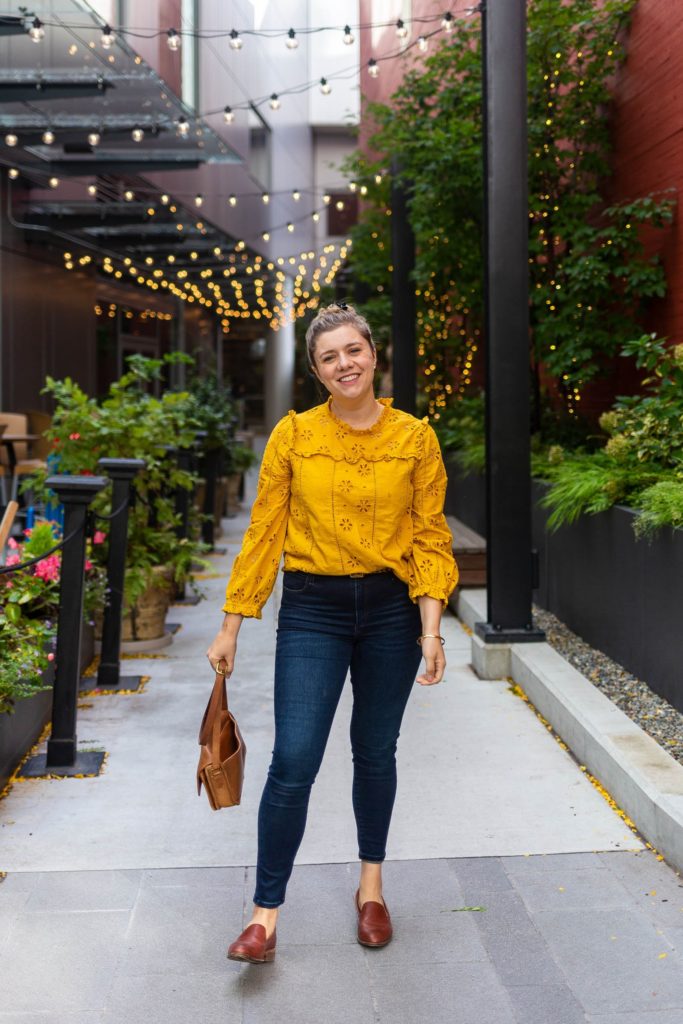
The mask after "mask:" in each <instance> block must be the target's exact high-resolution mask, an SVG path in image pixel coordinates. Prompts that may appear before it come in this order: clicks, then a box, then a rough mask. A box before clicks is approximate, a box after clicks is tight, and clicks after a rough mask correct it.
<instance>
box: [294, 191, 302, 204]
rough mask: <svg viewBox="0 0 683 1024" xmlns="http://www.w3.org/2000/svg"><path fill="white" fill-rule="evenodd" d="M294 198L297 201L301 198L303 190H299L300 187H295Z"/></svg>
mask: <svg viewBox="0 0 683 1024" xmlns="http://www.w3.org/2000/svg"><path fill="white" fill-rule="evenodd" d="M292 199H293V200H294V202H295V203H298V202H299V200H300V199H301V192H299V189H298V188H295V189H294V191H293V192H292Z"/></svg>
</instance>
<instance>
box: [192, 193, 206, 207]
mask: <svg viewBox="0 0 683 1024" xmlns="http://www.w3.org/2000/svg"><path fill="white" fill-rule="evenodd" d="M203 202H204V196H202V195H199V193H197V195H196V196H195V197H194V205H195V206H201V205H202V203H203Z"/></svg>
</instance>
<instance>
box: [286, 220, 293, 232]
mask: <svg viewBox="0 0 683 1024" xmlns="http://www.w3.org/2000/svg"><path fill="white" fill-rule="evenodd" d="M287 230H288V231H289V232H292V231H293V230H294V225H293V224H292V222H291V221H290V222H289V224H288V225H287Z"/></svg>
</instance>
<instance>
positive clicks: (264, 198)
mask: <svg viewBox="0 0 683 1024" xmlns="http://www.w3.org/2000/svg"><path fill="white" fill-rule="evenodd" d="M261 202H262V203H263V204H264V206H267V205H268V203H269V202H270V196H269V195H268V193H267V192H264V193H263V195H262V196H261Z"/></svg>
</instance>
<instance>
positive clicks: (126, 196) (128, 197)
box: [123, 188, 135, 203]
mask: <svg viewBox="0 0 683 1024" xmlns="http://www.w3.org/2000/svg"><path fill="white" fill-rule="evenodd" d="M123 198H124V199H125V200H126V202H127V203H132V201H133V200H134V199H135V192H133V190H132V189H131V188H127V189H126V191H125V192H124V193H123Z"/></svg>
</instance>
